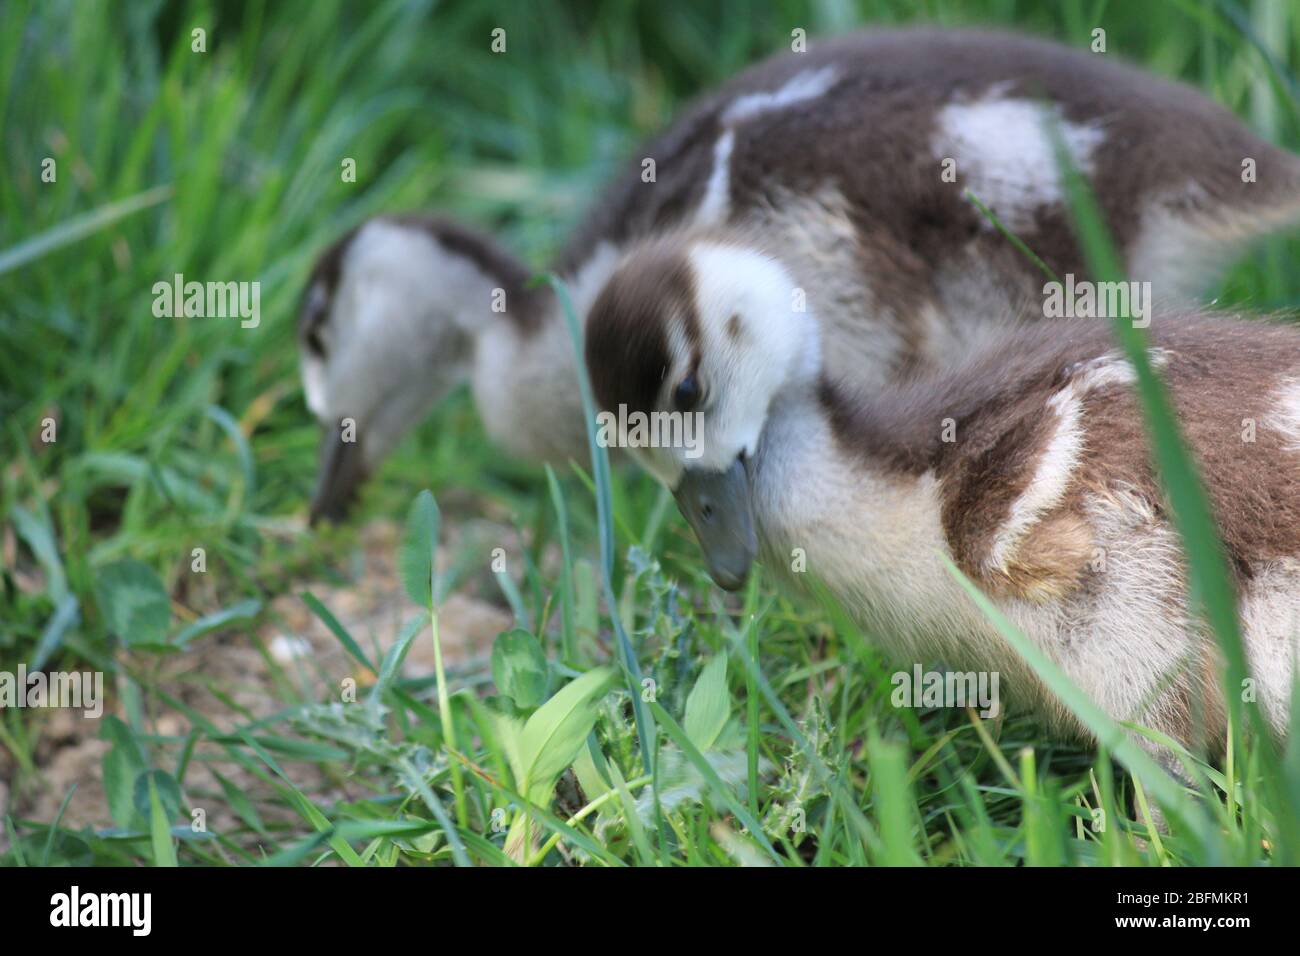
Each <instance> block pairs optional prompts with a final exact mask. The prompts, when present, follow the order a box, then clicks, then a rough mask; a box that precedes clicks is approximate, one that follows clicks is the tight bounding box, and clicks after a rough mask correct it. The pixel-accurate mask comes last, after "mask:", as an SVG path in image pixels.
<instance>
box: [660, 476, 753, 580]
mask: <svg viewBox="0 0 1300 956" xmlns="http://www.w3.org/2000/svg"><path fill="white" fill-rule="evenodd" d="M673 497H675V498H676V499H677V507H678V508H680V509H681V512H682V515H683V516H684V517H685V518H686V520H687V522H688V523H689V524H690V526H691V530H692V531H694V532H695V537H696V538H697V539H698V540H699V542H700V547H701V548H702V549H703V551H704V557H705V559H706V560H707V561H708V564H709V574H710V576H712V578H713V580H714V581H715V582H717V584H718V586H719V587H722V588H726V589H727V590H728V591H736V590H739V588H740V587H741V585H743V584H744V583H745V578H746V577H747V576H748V575H749V567H750V565H751V564H753V563H754V556H755V555H756V554H757V553H758V536H757V535H756V534H755V533H754V508H753V504H752V502H751V501H750V496H749V473H748V472H747V471H746V470H745V462H744V459H743V458H737V459H736V460H735V462H734V463H733V464H732V465H731V467H730V468H728V469H727V470H726V471H691V470H689V469H688V470H687V471H686V472H685V473H684V474H683V475H682V480H681V481H680V482H678V484H677V488H676V489H674V491H673Z"/></svg>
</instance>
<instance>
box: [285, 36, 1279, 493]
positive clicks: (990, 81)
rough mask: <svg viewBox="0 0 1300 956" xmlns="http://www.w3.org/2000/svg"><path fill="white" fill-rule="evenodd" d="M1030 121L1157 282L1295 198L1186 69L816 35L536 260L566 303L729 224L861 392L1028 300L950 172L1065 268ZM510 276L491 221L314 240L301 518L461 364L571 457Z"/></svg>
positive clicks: (579, 442)
mask: <svg viewBox="0 0 1300 956" xmlns="http://www.w3.org/2000/svg"><path fill="white" fill-rule="evenodd" d="M1047 121H1053V122H1056V123H1057V124H1059V128H1060V130H1061V133H1062V135H1063V137H1064V139H1065V142H1066V143H1067V145H1068V147H1069V149H1070V151H1071V153H1072V155H1073V157H1074V160H1075V163H1076V165H1077V166H1078V167H1079V169H1080V170H1081V171H1082V172H1083V174H1084V175H1085V176H1086V178H1087V179H1088V181H1089V183H1090V184H1091V186H1092V189H1093V191H1094V193H1095V194H1096V195H1097V197H1098V200H1099V203H1100V205H1101V207H1102V210H1103V212H1104V214H1105V216H1106V220H1107V223H1108V225H1109V226H1110V229H1111V233H1112V235H1114V236H1115V237H1116V239H1117V241H1118V243H1119V244H1120V247H1121V252H1122V253H1123V256H1124V263H1125V265H1126V267H1127V270H1128V273H1129V275H1130V276H1132V277H1133V278H1135V279H1142V280H1149V281H1151V282H1152V288H1153V289H1154V291H1155V293H1156V294H1157V296H1159V297H1161V298H1164V299H1167V300H1177V299H1190V298H1191V297H1194V296H1196V295H1198V294H1199V293H1201V292H1202V291H1203V290H1204V288H1205V287H1206V286H1207V285H1208V283H1209V282H1211V281H1212V279H1213V276H1214V273H1215V271H1216V269H1217V268H1218V267H1219V266H1221V265H1223V264H1226V263H1228V262H1230V261H1231V260H1232V259H1233V258H1234V257H1235V256H1237V255H1239V254H1240V253H1241V252H1242V251H1243V250H1244V247H1245V246H1246V244H1247V242H1248V241H1249V240H1250V239H1253V238H1256V237H1258V236H1262V235H1264V234H1266V233H1267V232H1268V231H1270V230H1272V229H1275V228H1278V227H1279V226H1282V225H1285V224H1287V223H1291V222H1294V221H1295V220H1296V219H1297V217H1298V216H1300V161H1298V160H1297V159H1296V157H1294V156H1292V155H1291V154H1289V153H1287V152H1286V151H1284V150H1280V149H1278V148H1277V147H1274V146H1272V145H1270V144H1268V143H1266V142H1263V141H1262V140H1260V139H1259V138H1258V137H1256V136H1254V135H1253V134H1252V133H1250V131H1248V130H1247V129H1246V128H1245V127H1244V126H1243V125H1242V124H1241V123H1240V122H1239V121H1238V120H1237V119H1236V118H1235V117H1234V116H1233V115H1232V114H1231V113H1229V112H1228V111H1226V110H1224V109H1223V108H1222V107H1220V106H1218V105H1216V104H1214V103H1212V102H1210V101H1209V100H1207V99H1206V98H1205V97H1203V96H1202V95H1200V94H1199V93H1197V92H1196V91H1194V90H1192V89H1190V88H1188V87H1185V86H1181V85H1176V84H1172V83H1168V82H1165V81H1163V80H1160V79H1158V78H1156V77H1154V76H1152V75H1150V74H1148V73H1144V72H1142V71H1140V70H1137V69H1134V68H1132V67H1129V66H1125V65H1123V64H1122V63H1120V62H1117V61H1116V59H1115V58H1114V57H1112V56H1100V55H1096V54H1093V53H1091V52H1089V51H1087V50H1078V49H1071V48H1069V47H1065V46H1062V45H1060V44H1056V43H1050V42H1045V41H1042V40H1036V39H1032V38H1028V37H1021V36H1015V35H1010V34H1000V33H986V32H976V31H969V30H937V29H904V30H876V31H872V32H868V33H861V34H857V35H854V36H849V37H844V38H839V39H834V40H830V39H828V40H820V39H818V40H814V41H813V43H812V44H811V46H810V48H809V50H808V52H806V53H797V54H789V53H787V54H784V55H781V56H777V57H774V58H772V59H769V60H767V61H765V62H763V63H760V64H758V65H756V66H754V67H752V68H750V69H747V70H745V71H744V72H742V73H740V74H739V75H737V76H736V77H735V78H733V79H732V80H731V81H729V82H728V83H726V84H725V85H723V86H722V87H720V88H719V89H717V90H715V91H712V92H710V93H708V94H706V95H705V96H704V97H703V98H702V99H700V100H699V101H698V102H696V103H695V104H694V105H692V106H691V107H689V108H687V109H686V110H685V111H684V112H683V113H682V115H681V116H680V117H679V118H678V119H676V120H675V121H674V122H673V123H672V125H671V126H669V127H668V129H667V130H665V131H664V132H663V133H662V134H661V135H660V136H658V137H656V138H655V139H653V140H652V141H651V142H649V143H646V144H644V145H643V146H642V147H641V148H639V149H638V150H636V151H635V152H634V153H633V154H632V156H631V157H630V160H629V161H628V162H627V164H626V165H625V166H624V167H623V168H622V169H621V171H620V172H619V173H618V175H617V176H616V177H615V178H614V179H613V181H612V182H611V183H610V184H609V186H608V188H606V189H605V190H603V192H602V193H601V195H600V196H599V197H597V199H596V201H595V203H594V204H593V206H592V210H591V213H590V214H589V215H588V216H587V218H586V220H585V221H584V222H583V223H582V224H581V225H580V226H579V227H578V228H577V230H576V231H575V233H574V235H573V236H572V238H571V239H570V241H569V242H568V243H567V244H566V246H565V247H564V249H563V250H562V251H561V253H560V254H559V256H558V257H557V258H556V260H555V262H554V263H553V269H554V271H556V272H558V273H559V274H560V275H561V276H562V277H563V278H564V279H565V280H566V282H568V283H569V285H570V287H571V291H572V295H573V299H574V304H575V307H576V308H577V309H578V312H579V315H580V316H585V314H586V312H587V310H588V309H589V307H590V305H591V303H592V302H593V301H594V299H595V297H596V295H597V294H598V293H599V291H600V289H601V287H602V286H603V285H604V283H605V280H606V279H608V277H609V275H610V274H611V273H612V272H613V270H614V268H615V267H616V266H617V265H618V263H619V261H620V259H622V258H623V257H632V258H636V257H638V256H641V255H642V254H643V250H642V246H643V244H646V243H649V244H651V245H653V244H654V243H655V242H656V241H657V240H660V239H662V238H663V237H664V236H665V235H666V234H668V233H672V232H676V231H681V230H688V231H689V230H704V231H708V230H712V229H718V228H727V229H731V230H735V229H743V230H746V231H748V232H749V233H751V234H753V235H755V236H757V237H758V238H759V239H760V240H761V241H762V242H763V243H765V244H767V245H768V246H770V247H773V248H777V249H779V250H780V251H781V256H782V259H783V260H784V261H785V262H786V264H787V266H788V267H789V268H790V269H791V270H792V271H793V272H794V274H795V276H796V277H797V278H798V280H799V285H800V287H801V288H802V289H803V290H804V292H805V294H806V295H807V297H808V302H809V306H810V310H811V312H812V313H813V314H815V315H816V316H817V317H818V319H819V321H820V322H821V323H822V324H823V326H824V328H825V329H826V331H827V343H828V345H827V349H826V361H827V362H828V363H829V364H830V365H831V367H832V368H833V369H834V370H835V371H836V372H837V373H838V374H842V375H844V376H846V377H849V378H851V379H853V380H854V381H856V382H858V383H860V384H862V385H864V386H876V385H879V384H882V383H884V382H886V381H889V380H891V379H893V378H894V377H896V376H897V375H900V374H903V373H907V372H910V371H915V370H917V369H921V368H926V367H932V366H936V365H942V364H943V363H944V362H946V361H948V360H950V359H952V358H955V357H960V356H962V355H965V354H967V353H968V351H969V350H970V349H971V348H972V347H974V345H975V343H977V342H978V341H979V339H980V338H981V337H982V336H983V335H984V334H985V332H987V331H990V330H991V331H994V332H996V330H997V329H998V328H1000V327H1002V325H1003V324H1004V323H1005V318H1004V317H1006V316H1012V315H1016V314H1017V313H1018V311H1019V310H1020V306H1021V305H1022V304H1023V303H1024V302H1025V301H1027V300H1030V301H1032V300H1033V299H1034V298H1035V297H1037V296H1038V294H1039V289H1040V287H1041V285H1042V277H1041V275H1040V273H1039V272H1038V270H1037V268H1036V267H1035V266H1034V265H1033V264H1032V263H1030V262H1029V261H1027V260H1026V258H1025V257H1024V256H1022V255H1021V254H1020V253H1019V252H1018V251H1017V250H1016V249H1015V248H1014V247H1013V246H1012V245H1011V244H1010V243H1009V242H1007V241H1006V240H1005V239H1004V238H1003V236H1002V235H1001V234H1000V233H999V232H998V231H997V229H995V228H994V226H993V225H992V224H991V223H990V222H989V221H988V219H987V218H986V217H985V216H984V215H983V214H982V213H981V212H980V211H979V210H978V209H977V208H976V207H975V206H974V205H973V204H972V203H971V202H970V200H969V199H968V198H967V190H969V191H970V192H971V193H972V194H974V195H975V196H976V197H978V198H979V199H980V200H981V201H982V202H983V203H985V204H986V205H987V206H988V207H990V208H991V210H992V211H993V212H994V213H995V214H996V216H997V217H998V219H999V220H1000V221H1001V223H1002V224H1003V225H1005V226H1006V227H1008V228H1010V229H1011V230H1012V231H1013V232H1015V233H1016V234H1017V235H1018V236H1019V238H1021V239H1022V240H1024V241H1025V242H1026V243H1028V245H1029V246H1030V247H1031V248H1033V249H1034V250H1035V251H1036V252H1037V253H1038V254H1039V255H1040V256H1041V257H1042V258H1043V259H1044V260H1045V261H1046V262H1047V263H1048V264H1049V265H1050V266H1051V267H1052V268H1053V269H1054V270H1055V271H1056V272H1057V274H1058V275H1061V276H1065V275H1066V274H1068V273H1076V274H1077V273H1082V271H1083V268H1082V262H1081V258H1080V255H1079V252H1078V249H1077V247H1076V245H1075V242H1074V240H1073V238H1072V235H1071V232H1070V229H1069V217H1068V215H1067V214H1066V210H1065V208H1064V206H1063V205H1062V190H1061V185H1060V179H1059V176H1058V175H1057V172H1056V164H1055V160H1054V156H1053V152H1052V146H1051V142H1050V138H1049V135H1048V132H1047V130H1046V129H1045V126H1044V124H1045V122H1047ZM647 160H653V162H654V164H655V167H654V170H653V174H654V175H653V176H651V177H648V176H647V167H646V165H645V163H646V161H647ZM529 273H530V270H529V269H528V267H527V266H525V265H524V264H522V263H521V262H519V261H518V260H517V259H516V258H515V257H514V256H512V255H511V254H510V253H509V252H506V251H505V250H503V249H502V248H501V247H500V246H499V245H498V244H497V243H496V242H494V241H493V240H491V239H490V238H488V237H486V236H482V235H479V234H477V233H475V232H474V231H472V230H470V229H467V228H465V227H463V226H459V225H456V224H455V223H450V222H447V221H444V220H436V219H426V218H418V217H404V216H382V217H378V218H376V219H373V220H371V221H369V222H367V223H365V224H363V225H362V226H361V227H360V228H358V229H356V230H354V231H352V232H351V233H349V234H348V235H347V236H345V237H343V239H341V240H340V241H339V242H337V243H335V244H334V245H333V246H332V247H331V248H330V249H328V250H327V251H326V252H325V253H324V254H323V255H322V256H321V258H320V260H319V261H318V263H317V265H316V267H315V269H314V270H313V272H312V275H311V278H310V280H309V282H308V285H307V290H306V293H305V295H304V298H303V304H302V308H301V316H300V320H299V339H300V352H301V356H302V376H303V382H304V387H305V391H306V394H307V401H308V405H309V407H310V408H311V410H312V412H313V413H314V414H315V415H316V417H317V418H318V419H319V420H320V421H321V422H322V424H323V425H324V426H325V439H324V442H323V445H322V456H321V468H320V476H319V481H318V489H317V494H316V498H315V501H314V502H313V508H312V511H313V515H314V516H321V515H324V516H329V517H338V516H339V515H341V514H342V512H343V510H344V506H345V505H346V503H347V501H348V499H349V497H350V496H351V493H352V492H353V490H354V489H355V488H356V486H357V483H358V482H359V481H360V480H361V478H362V476H363V475H364V474H365V473H366V472H368V471H373V470H374V468H375V467H376V466H377V465H378V463H379V462H380V461H381V460H382V459H383V457H384V456H385V455H386V454H387V453H388V451H389V450H390V449H391V448H392V447H393V446H394V445H395V444H396V443H397V441H398V439H399V438H400V437H401V436H402V435H403V434H404V433H405V432H406V431H407V430H408V429H409V428H411V427H412V426H414V425H415V424H416V423H417V422H418V421H420V419H421V418H422V417H423V416H424V415H425V414H426V413H427V411H428V409H429V408H430V407H431V406H432V405H433V403H434V402H435V401H437V400H438V399H439V398H440V397H441V396H443V395H445V394H446V393H447V392H449V391H450V390H451V389H452V388H454V387H456V386H457V385H459V384H461V383H463V382H465V381H469V382H470V384H471V387H472V390H473V394H474V400H475V404H476V405H477V408H478V410H479V414H480V415H481V416H482V418H483V421H484V424H485V426H486V429H487V432H488V434H489V436H490V437H491V438H492V439H493V440H494V441H495V442H497V443H498V444H500V445H501V446H503V447H504V448H506V449H507V450H509V451H511V452H513V453H515V454H518V455H521V456H524V457H528V458H536V459H544V460H551V461H557V462H559V463H564V462H565V461H567V460H568V459H569V458H577V459H578V460H583V459H584V458H585V455H586V439H585V432H584V429H583V424H582V414H581V405H580V402H579V398H578V391H577V389H576V387H575V382H576V379H575V375H576V362H575V359H574V354H573V350H572V346H571V345H570V342H569V337H568V332H567V330H566V327H565V323H564V321H563V319H562V316H561V315H560V312H559V309H558V307H557V303H556V301H555V298H554V296H553V295H552V294H551V292H550V291H549V289H545V288H535V287H530V286H529V285H528V284H527V280H528V278H529ZM345 417H347V418H351V419H353V420H354V421H355V423H356V429H355V435H354V436H353V437H354V438H355V439H356V440H355V441H353V442H344V441H342V440H341V431H340V428H339V422H340V420H341V419H342V418H345Z"/></svg>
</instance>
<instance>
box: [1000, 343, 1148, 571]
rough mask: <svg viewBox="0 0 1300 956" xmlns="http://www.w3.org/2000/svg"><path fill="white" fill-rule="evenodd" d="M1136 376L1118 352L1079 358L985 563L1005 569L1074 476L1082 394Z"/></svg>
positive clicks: (1055, 399)
mask: <svg viewBox="0 0 1300 956" xmlns="http://www.w3.org/2000/svg"><path fill="white" fill-rule="evenodd" d="M1147 356H1148V360H1149V361H1150V362H1151V365H1152V366H1153V367H1154V368H1163V367H1164V366H1165V365H1167V364H1168V363H1169V358H1170V353H1169V352H1168V351H1166V350H1164V349H1150V350H1149V351H1148V352H1147ZM1136 381H1137V372H1136V371H1134V369H1133V366H1132V365H1131V364H1130V363H1129V361H1128V360H1127V359H1125V358H1123V357H1122V356H1120V355H1119V353H1117V352H1108V353H1106V354H1105V355H1101V356H1098V357H1097V358H1095V359H1092V360H1091V361H1089V362H1084V363H1081V364H1080V365H1079V366H1078V367H1077V368H1076V370H1075V373H1074V376H1073V378H1071V380H1070V382H1069V383H1068V384H1067V385H1066V386H1065V388H1063V389H1061V390H1060V391H1059V392H1057V393H1056V394H1055V395H1053V396H1052V397H1051V398H1050V399H1048V400H1047V409H1048V412H1049V413H1050V414H1051V415H1052V416H1053V417H1054V418H1055V419H1056V431H1055V432H1053V433H1052V437H1051V439H1050V440H1049V441H1048V442H1047V447H1046V448H1044V449H1043V453H1042V455H1041V456H1039V459H1038V464H1037V466H1036V467H1035V468H1034V477H1033V478H1032V479H1031V480H1030V482H1029V485H1028V486H1027V487H1026V488H1025V490H1024V491H1023V492H1022V493H1021V494H1020V497H1018V498H1017V499H1016V500H1015V502H1014V503H1013V504H1012V505H1011V509H1010V511H1009V513H1008V515H1007V521H1006V523H1005V524H1004V525H1003V526H1002V529H1001V530H1000V531H999V532H998V535H997V537H996V538H995V539H994V541H993V547H992V548H991V549H990V551H989V556H988V560H987V567H988V568H989V569H990V570H993V571H1005V570H1006V567H1007V562H1008V561H1009V560H1010V558H1011V555H1012V554H1013V553H1014V551H1015V548H1016V546H1017V545H1018V544H1019V543H1020V541H1021V539H1023V538H1024V536H1025V534H1026V533H1027V532H1028V531H1029V529H1030V528H1032V527H1033V526H1034V525H1035V524H1036V523H1037V522H1038V521H1039V519H1041V518H1042V517H1043V515H1045V514H1047V513H1048V512H1049V511H1051V510H1052V509H1053V508H1055V507H1056V506H1057V505H1058V504H1060V503H1061V499H1062V498H1063V497H1064V496H1065V492H1066V490H1067V489H1068V488H1069V487H1070V482H1071V480H1072V479H1073V477H1074V469H1075V466H1076V465H1078V463H1079V454H1080V452H1081V451H1082V450H1083V442H1084V428H1083V398H1084V396H1086V395H1087V394H1088V393H1090V392H1093V391H1096V390H1097V389H1101V388H1107V387H1110V386H1115V385H1122V386H1128V385H1132V384H1133V383H1134V382H1136Z"/></svg>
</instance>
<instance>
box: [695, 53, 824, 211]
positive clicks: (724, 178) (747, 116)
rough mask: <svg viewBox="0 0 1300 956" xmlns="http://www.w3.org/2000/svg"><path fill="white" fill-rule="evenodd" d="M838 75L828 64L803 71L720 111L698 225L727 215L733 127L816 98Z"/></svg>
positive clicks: (741, 98) (733, 145) (747, 95)
mask: <svg viewBox="0 0 1300 956" xmlns="http://www.w3.org/2000/svg"><path fill="white" fill-rule="evenodd" d="M837 78H838V75H837V73H836V71H835V68H834V67H831V66H824V67H822V68H821V69H818V70H804V71H803V72H802V73H796V74H795V75H794V76H792V77H791V78H790V79H789V80H787V81H786V82H785V83H784V84H783V85H782V86H781V87H780V88H778V89H777V90H775V91H773V92H770V93H746V94H745V95H744V96H738V97H736V99H734V100H733V101H732V102H731V103H730V104H729V105H728V106H727V108H726V109H725V110H723V111H722V114H721V116H720V117H719V122H720V123H721V124H722V126H723V132H722V135H721V136H719V137H718V141H717V143H715V144H714V147H713V169H712V171H711V172H710V173H709V184H708V186H707V187H706V188H705V190H704V198H703V199H702V200H701V201H700V205H699V207H698V208H697V209H696V211H695V221H696V223H697V224H699V225H713V224H716V223H720V222H723V221H724V220H725V219H726V218H727V213H728V211H729V207H730V201H731V153H732V150H733V148H734V147H735V145H736V133H735V127H736V126H737V125H739V124H741V123H744V122H746V121H747V120H751V119H753V118H754V117H755V116H758V115H760V114H762V113H770V112H773V111H775V110H783V109H787V108H788V107H790V106H793V105H794V104H796V103H804V102H807V101H808V100H813V99H816V98H817V97H819V96H822V95H823V94H824V93H825V92H826V91H827V90H829V89H830V88H831V87H832V86H833V85H834V84H835V81H836V79H837Z"/></svg>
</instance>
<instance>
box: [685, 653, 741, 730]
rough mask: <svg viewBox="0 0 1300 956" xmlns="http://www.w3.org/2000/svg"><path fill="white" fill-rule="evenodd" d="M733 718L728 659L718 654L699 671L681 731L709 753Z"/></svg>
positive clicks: (688, 698)
mask: <svg viewBox="0 0 1300 956" xmlns="http://www.w3.org/2000/svg"><path fill="white" fill-rule="evenodd" d="M730 716H731V698H730V696H729V695H728V693H727V655H726V654H718V655H717V656H716V657H714V658H713V660H711V661H709V663H707V664H706V665H704V670H702V671H700V676H699V678H698V679H697V680H696V681H695V686H694V687H693V688H691V695H690V696H689V697H687V698H686V717H685V719H684V720H683V721H682V727H683V729H684V730H685V731H686V736H688V737H690V738H691V743H693V744H695V746H696V748H697V749H699V750H708V749H709V748H710V747H712V746H713V745H714V743H716V742H717V739H718V735H719V734H720V733H722V728H723V727H725V726H726V725H727V718H728V717H730Z"/></svg>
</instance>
